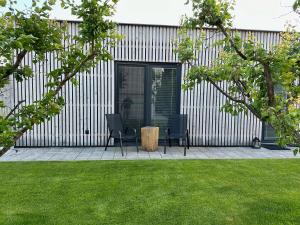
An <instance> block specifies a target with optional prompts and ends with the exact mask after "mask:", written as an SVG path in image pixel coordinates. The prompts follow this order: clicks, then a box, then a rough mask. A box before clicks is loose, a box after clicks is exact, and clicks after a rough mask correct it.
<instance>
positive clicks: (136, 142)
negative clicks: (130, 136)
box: [135, 137, 139, 153]
mask: <svg viewBox="0 0 300 225" xmlns="http://www.w3.org/2000/svg"><path fill="white" fill-rule="evenodd" d="M135 145H136V152H137V153H138V152H139V144H138V138H137V137H136V138H135Z"/></svg>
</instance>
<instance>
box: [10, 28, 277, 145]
mask: <svg viewBox="0 0 300 225" xmlns="http://www.w3.org/2000/svg"><path fill="white" fill-rule="evenodd" d="M69 29H70V31H71V33H72V34H76V33H77V32H78V22H69ZM178 30H179V27H175V26H157V25H138V24H119V25H118V31H119V33H121V34H123V35H124V39H123V40H121V41H120V42H119V43H118V44H117V46H116V47H114V48H111V49H110V51H111V53H112V55H113V57H114V60H112V61H109V62H100V63H99V64H98V65H97V66H96V67H95V68H93V69H92V70H91V71H90V73H81V74H78V75H77V78H78V81H79V85H78V86H76V87H75V86H72V84H71V83H69V84H67V85H66V86H65V87H64V89H63V91H62V93H61V95H62V96H64V98H65V103H66V104H65V107H64V109H63V111H62V112H61V113H60V115H58V116H56V117H55V118H53V119H51V120H50V121H47V122H45V123H44V124H40V125H37V126H35V127H34V129H33V130H31V131H28V132H27V133H26V134H25V135H24V136H23V137H22V138H21V139H20V140H19V141H18V142H17V143H16V146H17V147H44V146H52V147H55V146H57V147H63V146H64V147H68V146H70V147H71V146H72V147H76V146H78V147H79V146H104V145H105V144H106V140H107V136H108V131H107V122H106V119H105V114H110V113H120V114H121V116H122V118H123V121H124V123H125V124H126V125H127V126H130V127H135V128H137V129H140V127H143V126H145V125H156V126H159V127H160V133H161V134H162V133H163V130H164V128H165V127H166V121H167V119H168V117H169V116H171V115H173V114H178V113H180V114H187V115H188V129H189V131H190V139H191V145H192V146H249V145H251V143H252V140H253V138H254V137H259V138H261V137H263V138H264V140H266V141H268V140H270V141H272V140H273V139H274V134H272V131H271V130H270V129H268V127H267V126H263V124H262V123H261V122H260V121H259V120H258V119H257V118H256V117H255V116H254V115H253V114H251V113H250V112H249V113H248V114H239V115H238V116H232V115H230V114H228V113H225V112H222V111H220V109H221V107H222V105H223V104H224V103H225V102H226V100H227V99H226V97H225V96H224V95H222V94H221V93H219V92H218V90H216V89H215V88H214V87H213V86H212V85H210V84H209V83H206V82H201V83H199V84H198V85H197V86H195V88H194V89H193V90H188V91H184V90H182V88H181V85H182V83H183V78H184V75H185V74H186V72H187V70H188V66H187V65H185V64H181V63H180V62H179V60H178V55H177V54H176V52H175V49H176V44H175V40H176V38H177V32H178ZM239 32H240V33H241V36H242V38H244V39H245V38H247V36H248V35H253V36H255V37H256V39H257V40H258V41H260V42H261V43H263V44H264V46H265V48H266V49H268V48H270V46H272V45H274V44H276V43H278V42H279V40H280V33H278V32H268V31H250V30H239ZM199 34H200V31H198V30H195V31H191V32H190V36H191V37H192V38H193V37H196V36H197V35H199ZM205 35H206V37H207V39H206V41H205V42H204V43H203V45H202V48H201V49H200V51H198V52H196V53H195V54H196V56H197V58H198V63H199V64H202V65H208V66H209V65H211V64H212V62H213V60H214V59H215V58H216V57H217V56H218V52H219V51H220V49H218V48H217V47H215V46H214V45H213V43H214V42H215V41H217V40H219V39H221V38H222V34H220V33H217V32H216V30H214V29H206V30H205ZM33 57H34V55H33V53H31V54H29V55H27V57H26V59H25V60H24V64H29V65H32V58H33ZM57 67H59V63H58V62H57V61H56V59H55V55H54V54H50V53H49V54H47V62H46V63H40V64H36V65H34V67H33V69H34V72H35V74H37V76H35V77H34V78H31V79H28V80H26V81H23V82H22V83H16V82H15V83H13V84H12V85H13V88H12V91H13V93H12V96H13V98H12V100H13V102H14V103H16V102H18V101H21V100H24V99H26V103H25V104H30V103H32V102H34V101H35V100H37V99H40V98H41V96H42V95H43V93H44V92H45V90H46V89H45V87H44V85H45V84H46V83H47V80H46V79H47V78H46V77H45V76H44V74H45V73H47V72H49V71H51V70H52V69H53V68H57ZM222 85H223V87H224V88H226V83H222ZM112 144H113V143H112Z"/></svg>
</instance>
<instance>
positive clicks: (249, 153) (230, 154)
mask: <svg viewBox="0 0 300 225" xmlns="http://www.w3.org/2000/svg"><path fill="white" fill-rule="evenodd" d="M183 149H184V148H183V147H180V146H179V147H168V148H167V153H166V154H164V151H163V150H164V148H163V146H160V147H159V149H158V151H155V152H146V151H143V150H142V149H140V151H139V152H138V153H137V151H136V148H135V147H131V146H125V147H124V156H122V154H121V150H120V148H119V147H109V148H108V149H107V151H104V148H103V147H95V148H92V147H81V148H14V149H11V150H9V151H8V152H7V153H6V154H4V155H3V156H2V157H0V162H11V161H76V160H176V159H199V160H201V159H272V158H274V159H289V158H298V159H299V158H300V155H297V156H294V154H293V151H292V150H268V149H265V148H261V149H253V148H251V147H191V148H190V149H187V155H186V156H184V155H183Z"/></svg>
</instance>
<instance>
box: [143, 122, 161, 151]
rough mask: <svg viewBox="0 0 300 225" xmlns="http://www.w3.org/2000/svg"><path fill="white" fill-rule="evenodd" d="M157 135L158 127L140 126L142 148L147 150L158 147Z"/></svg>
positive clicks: (153, 149)
mask: <svg viewBox="0 0 300 225" xmlns="http://www.w3.org/2000/svg"><path fill="white" fill-rule="evenodd" d="M158 137H159V127H142V128H141V139H142V148H143V149H144V150H145V151H147V152H154V151H156V150H157V149H158Z"/></svg>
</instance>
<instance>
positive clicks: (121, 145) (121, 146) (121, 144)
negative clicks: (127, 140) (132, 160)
mask: <svg viewBox="0 0 300 225" xmlns="http://www.w3.org/2000/svg"><path fill="white" fill-rule="evenodd" d="M120 148H121V153H122V156H124V152H123V143H122V138H120Z"/></svg>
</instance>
